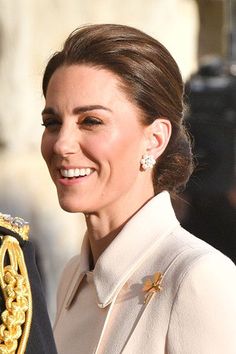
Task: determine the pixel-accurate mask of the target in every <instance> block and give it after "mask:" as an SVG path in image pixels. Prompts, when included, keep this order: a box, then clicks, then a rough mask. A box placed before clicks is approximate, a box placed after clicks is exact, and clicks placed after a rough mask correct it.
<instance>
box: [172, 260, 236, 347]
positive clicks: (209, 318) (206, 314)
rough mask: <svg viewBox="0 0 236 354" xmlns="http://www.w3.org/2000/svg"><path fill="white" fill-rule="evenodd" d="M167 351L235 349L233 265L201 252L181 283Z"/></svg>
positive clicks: (234, 281)
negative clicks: (201, 254) (202, 254)
mask: <svg viewBox="0 0 236 354" xmlns="http://www.w3.org/2000/svg"><path fill="white" fill-rule="evenodd" d="M167 353H168V354H177V353H181V354H190V353H191V354H223V353H224V354H235V353H236V267H235V265H234V264H233V263H232V262H231V261H230V260H229V259H228V258H227V257H225V256H223V255H222V254H220V253H219V254H218V253H216V254H209V255H204V256H201V257H200V258H199V259H198V260H197V261H195V262H194V264H193V265H191V266H190V267H189V269H188V270H187V272H186V273H185V275H184V276H183V279H182V281H181V283H180V286H179V289H178V291H177V294H176V297H175V300H174V303H173V308H172V312H171V317H170V324H169V330H168V336H167Z"/></svg>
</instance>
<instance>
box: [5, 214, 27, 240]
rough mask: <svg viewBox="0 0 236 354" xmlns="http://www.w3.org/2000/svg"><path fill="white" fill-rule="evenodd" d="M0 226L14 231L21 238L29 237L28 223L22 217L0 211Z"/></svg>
mask: <svg viewBox="0 0 236 354" xmlns="http://www.w3.org/2000/svg"><path fill="white" fill-rule="evenodd" d="M0 226H2V227H4V228H6V229H8V230H10V231H12V232H15V233H16V234H18V235H19V236H20V237H21V238H22V239H23V240H28V239H29V231H30V228H29V223H28V222H27V221H25V220H24V219H22V218H19V217H13V216H11V215H7V214H2V213H0Z"/></svg>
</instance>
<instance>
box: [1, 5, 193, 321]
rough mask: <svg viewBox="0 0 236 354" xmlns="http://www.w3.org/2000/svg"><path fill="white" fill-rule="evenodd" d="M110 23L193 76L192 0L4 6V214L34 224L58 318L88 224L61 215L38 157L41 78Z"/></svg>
mask: <svg viewBox="0 0 236 354" xmlns="http://www.w3.org/2000/svg"><path fill="white" fill-rule="evenodd" d="M105 22H106V23H122V24H127V25H131V26H135V27H137V28H139V29H141V30H144V31H145V32H147V33H149V34H150V35H152V36H154V37H156V38H158V39H159V40H160V41H161V42H162V43H163V44H165V45H166V46H167V48H168V49H169V50H170V52H171V53H172V54H173V56H174V57H175V59H176V61H177V63H178V64H179V66H180V69H181V71H182V74H183V77H184V78H187V77H188V76H189V75H190V74H191V72H193V71H195V69H196V67H197V37H198V11H197V5H196V3H195V1H194V0H126V1H125V2H121V1H119V0H88V1H82V0H67V1H64V0H40V1H32V0H17V1H16V0H0V92H1V94H0V163H1V174H0V210H1V211H2V212H4V213H11V214H12V215H18V216H22V217H24V218H25V219H27V220H28V221H30V223H31V230H32V232H31V234H32V239H33V240H34V242H35V244H36V248H37V254H38V260H39V264H40V268H41V270H42V275H43V279H44V284H45V287H46V294H47V300H48V305H49V310H50V315H51V318H52V319H53V318H54V315H55V296H56V295H55V294H56V287H57V284H58V279H59V276H60V274H61V271H62V268H63V267H64V265H65V262H66V261H67V260H68V259H69V258H70V257H71V256H72V255H74V254H76V253H78V252H79V249H80V244H81V238H82V235H83V233H84V230H85V225H84V222H83V218H82V216H81V215H75V214H73V215H72V214H68V213H65V212H64V211H61V210H60V208H59V206H58V203H57V197H56V192H55V188H54V186H53V185H52V183H51V181H50V179H49V176H48V173H47V170H46V167H45V165H44V162H43V161H42V159H41V156H40V137H41V134H42V131H43V129H42V127H41V115H40V113H41V110H42V108H43V104H44V102H43V98H42V93H41V78H42V73H43V70H44V67H45V64H46V62H47V60H48V58H49V57H50V56H51V55H52V53H53V52H54V51H56V50H57V49H58V48H60V47H61V45H62V42H63V41H64V39H65V38H66V36H67V35H68V34H69V33H70V32H71V31H72V30H73V29H75V28H76V27H78V26H79V25H82V24H88V23H105Z"/></svg>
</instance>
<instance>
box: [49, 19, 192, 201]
mask: <svg viewBox="0 0 236 354" xmlns="http://www.w3.org/2000/svg"><path fill="white" fill-rule="evenodd" d="M73 64H88V65H91V66H98V67H102V68H105V69H108V70H110V71H112V72H114V73H115V74H116V75H118V76H119V78H120V79H121V81H122V83H123V85H122V86H123V88H124V90H125V92H126V94H128V97H129V99H131V101H132V102H133V103H135V104H136V105H137V106H138V107H139V108H140V109H141V111H142V112H143V116H144V117H143V123H144V124H146V125H148V124H151V123H152V122H153V121H154V120H155V119H157V118H160V117H165V118H167V119H169V120H170V122H171V124H172V135H171V138H170V141H169V144H168V146H167V148H166V150H165V151H164V153H163V154H162V155H161V157H160V158H159V159H158V161H157V164H156V166H155V169H154V173H153V184H154V188H155V193H159V192H160V191H162V190H168V191H169V192H172V193H174V194H175V193H177V192H178V191H179V190H181V189H183V187H185V184H186V182H187V181H188V179H189V176H190V175H191V173H192V169H193V163H192V152H191V146H190V143H189V139H188V135H187V133H186V130H185V128H184V125H183V107H184V105H183V86H184V85H183V81H182V77H181V74H180V72H179V69H178V66H177V64H176V62H175V60H174V59H173V57H172V56H171V55H170V53H169V52H168V50H167V49H166V48H165V47H164V46H163V45H162V44H161V43H160V42H158V41H157V40H155V39H154V38H152V37H150V36H149V35H147V34H145V33H143V32H141V31H139V30H137V29H135V28H132V27H128V26H123V25H116V24H103V25H89V26H85V27H81V28H78V29H76V30H75V31H74V32H72V33H71V35H70V36H69V37H68V38H67V40H66V42H65V44H64V47H63V49H62V51H60V52H56V53H55V54H54V55H53V56H52V58H51V59H50V60H49V62H48V64H47V67H46V69H45V72H44V77H43V94H44V96H46V93H47V87H48V83H49V80H50V78H51V77H52V75H53V73H54V72H55V70H56V69H57V68H59V67H60V66H62V65H73Z"/></svg>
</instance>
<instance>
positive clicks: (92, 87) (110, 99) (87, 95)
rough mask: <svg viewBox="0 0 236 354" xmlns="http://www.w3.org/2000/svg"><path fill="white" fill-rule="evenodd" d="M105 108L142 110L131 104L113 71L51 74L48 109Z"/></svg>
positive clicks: (73, 68)
mask: <svg viewBox="0 0 236 354" xmlns="http://www.w3.org/2000/svg"><path fill="white" fill-rule="evenodd" d="M76 105H103V106H105V107H108V108H110V109H112V110H113V109H114V110H117V109H118V107H119V109H120V107H121V106H125V107H126V111H128V110H132V111H134V110H135V111H136V113H137V114H138V115H140V113H141V112H140V110H139V108H138V107H137V106H136V105H135V104H134V103H133V102H131V100H130V99H129V97H128V95H127V94H126V92H125V90H124V84H123V82H122V81H121V79H120V78H119V76H118V75H116V74H115V73H113V72H112V71H110V70H107V69H104V68H101V67H96V66H91V65H85V64H77V65H69V66H68V65H67V66H61V67H59V68H58V69H57V70H56V71H55V72H54V73H53V75H52V77H51V79H50V81H49V84H48V89H47V93H46V106H53V107H55V106H56V107H57V106H58V107H59V106H64V107H65V106H66V107H67V108H68V109H72V108H73V106H76Z"/></svg>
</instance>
